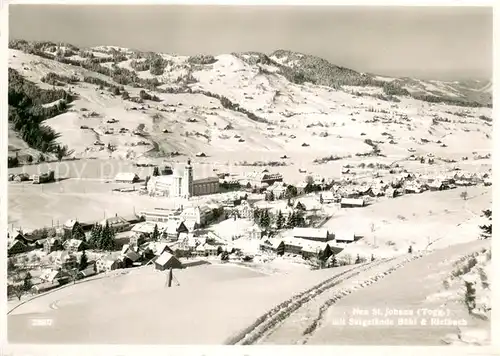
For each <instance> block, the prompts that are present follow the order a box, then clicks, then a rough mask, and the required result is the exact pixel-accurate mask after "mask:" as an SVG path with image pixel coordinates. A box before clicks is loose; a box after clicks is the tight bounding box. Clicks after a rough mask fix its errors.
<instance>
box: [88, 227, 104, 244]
mask: <svg viewBox="0 0 500 356" xmlns="http://www.w3.org/2000/svg"><path fill="white" fill-rule="evenodd" d="M101 233H102V226H101V225H99V224H95V225H94V226H93V227H92V230H91V231H90V239H89V246H90V248H94V249H98V248H99V246H100V241H101Z"/></svg>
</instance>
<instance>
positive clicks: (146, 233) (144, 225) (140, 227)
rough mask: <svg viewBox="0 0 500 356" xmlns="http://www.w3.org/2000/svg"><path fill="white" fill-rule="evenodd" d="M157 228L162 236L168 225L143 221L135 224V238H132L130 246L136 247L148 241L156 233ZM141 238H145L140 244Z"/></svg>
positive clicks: (133, 228)
mask: <svg viewBox="0 0 500 356" xmlns="http://www.w3.org/2000/svg"><path fill="white" fill-rule="evenodd" d="M155 226H156V227H157V228H158V232H159V233H160V235H162V234H163V232H164V231H165V229H166V228H167V225H166V223H161V222H153V221H143V222H140V223H138V224H135V225H134V226H133V227H132V232H133V233H134V236H132V237H130V244H134V245H137V246H139V245H141V244H142V243H144V242H145V241H146V238H150V237H151V235H152V234H153V232H154V229H155ZM140 236H143V238H142V240H143V241H142V242H141V243H139V241H138V240H140Z"/></svg>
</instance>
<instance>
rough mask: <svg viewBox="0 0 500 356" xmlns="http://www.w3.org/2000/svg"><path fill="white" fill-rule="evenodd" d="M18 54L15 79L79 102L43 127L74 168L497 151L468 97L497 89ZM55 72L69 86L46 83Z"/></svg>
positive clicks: (26, 50) (192, 62) (218, 63)
mask: <svg viewBox="0 0 500 356" xmlns="http://www.w3.org/2000/svg"><path fill="white" fill-rule="evenodd" d="M10 47H11V49H10V51H9V68H12V69H14V70H15V71H17V72H18V73H19V74H20V75H21V76H22V77H24V78H25V79H26V80H28V81H31V82H33V83H35V84H36V85H38V86H39V87H40V88H42V89H47V90H49V89H52V88H57V89H63V90H65V91H67V92H70V93H72V94H75V96H76V98H75V100H74V101H72V102H71V104H70V105H69V109H68V110H67V111H66V112H64V113H63V114H60V115H56V116H54V117H51V118H49V119H48V120H46V121H45V122H44V124H46V125H47V126H49V127H50V128H52V129H53V130H54V131H55V132H56V133H58V134H59V137H58V139H57V143H58V144H61V145H66V146H68V147H69V148H70V149H72V150H74V155H75V156H77V157H99V158H108V157H113V158H121V159H135V158H137V157H139V156H141V155H144V154H147V155H150V156H169V155H172V154H181V155H183V154H186V155H192V154H193V153H195V152H204V153H205V154H206V155H207V156H211V157H219V158H220V159H221V160H224V161H226V160H228V158H231V157H232V158H234V157H236V156H237V157H238V158H240V159H246V160H249V161H256V160H278V159H279V157H280V155H281V153H282V152H287V154H288V155H289V156H291V157H292V158H293V156H294V154H297V155H300V156H301V159H305V158H304V157H310V161H312V160H314V159H316V158H321V157H324V156H326V155H330V154H332V153H335V154H337V155H338V156H342V157H355V156H356V155H358V156H359V155H377V154H383V155H386V156H395V157H396V156H397V157H400V156H403V155H406V154H407V152H408V150H410V151H411V152H413V151H412V150H416V151H417V153H419V152H431V151H432V152H434V153H435V154H439V155H441V156H456V157H460V155H463V153H465V152H469V153H470V151H472V150H473V149H476V151H484V150H489V149H490V148H491V140H490V134H491V109H490V108H488V107H482V106H481V105H480V104H479V103H470V101H473V100H471V98H470V97H469V96H467V93H469V92H471V93H472V92H474V93H476V94H478V95H479V94H481V95H482V94H484V95H488V93H489V95H490V97H491V85H490V86H489V87H488V86H483V87H482V88H481V87H478V85H477V83H475V84H476V87H474V86H467V87H466V85H467V83H455V84H454V83H444V82H437V81H432V82H431V81H420V80H414V79H408V78H405V79H392V78H383V77H379V76H374V75H368V74H361V73H358V72H356V71H353V70H350V69H347V68H343V67H338V66H335V65H333V64H331V63H329V62H327V61H326V60H323V59H320V58H317V57H313V56H308V55H304V54H298V53H293V52H289V51H276V52H274V53H272V54H271V55H269V56H267V55H264V54H261V53H254V52H251V53H250V52H249V53H233V54H223V55H218V56H215V57H213V56H194V57H185V56H173V55H168V54H156V53H142V52H137V51H133V50H130V49H123V48H118V47H110V46H100V47H95V48H87V49H79V48H76V47H75V46H71V45H65V46H60V45H56V44H53V43H49V42H45V43H28V42H24V41H14V42H12V43H11V45H10ZM14 48H15V49H14ZM54 73H55V74H57V75H59V76H62V79H61V78H60V80H59V81H58V80H52V81H50V80H48V79H47V78H49V77H50V76H52V77H55V76H54V75H53V74H54ZM64 78H72V80H71V82H69V81H68V79H64ZM65 81H66V82H65ZM313 83H314V84H313ZM488 88H489V89H488ZM488 90H489V91H488ZM439 95H440V96H439ZM415 98H419V99H425V100H427V101H425V100H418V99H415ZM440 101H443V102H440ZM465 102H469V104H467V103H465ZM451 104H454V105H451ZM457 105H458V106H457ZM464 105H473V106H474V107H470V106H464ZM9 135H10V137H19V135H18V134H16V133H13V132H10V134H9ZM368 140H370V141H371V142H370V143H368V144H367V142H369V141H368ZM373 142H375V143H376V145H377V146H378V151H377V152H378V153H374V152H375V150H374V146H373ZM464 142H474V145H473V147H472V146H470V147H468V145H466V144H465V145H464ZM17 150H20V151H19V152H21V153H28V154H31V155H33V152H30V151H29V150H27V148H26V145H23V143H22V142H20V141H19V140H14V139H12V140H9V152H11V153H12V152H14V151H17ZM36 152H37V151H36ZM235 153H238V155H235Z"/></svg>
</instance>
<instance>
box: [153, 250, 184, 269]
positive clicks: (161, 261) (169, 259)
mask: <svg viewBox="0 0 500 356" xmlns="http://www.w3.org/2000/svg"><path fill="white" fill-rule="evenodd" d="M154 263H155V268H156V269H157V270H159V271H164V270H166V269H170V268H173V269H174V268H175V269H177V268H182V263H181V262H180V261H179V260H178V259H177V257H175V256H174V255H172V254H171V253H169V252H164V253H162V254H161V256H160V257H158V258H157V259H156V261H155V262H154Z"/></svg>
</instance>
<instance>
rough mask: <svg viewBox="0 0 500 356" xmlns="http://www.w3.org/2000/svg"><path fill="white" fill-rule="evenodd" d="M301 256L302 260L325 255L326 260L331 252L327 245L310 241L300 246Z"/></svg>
mask: <svg viewBox="0 0 500 356" xmlns="http://www.w3.org/2000/svg"><path fill="white" fill-rule="evenodd" d="M301 254H302V257H304V258H311V257H315V256H318V255H319V254H323V255H326V258H328V257H330V256H331V255H332V254H333V252H332V250H331V248H330V245H329V244H328V243H326V242H315V241H311V242H308V243H306V244H304V245H303V246H302V250H301Z"/></svg>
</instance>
